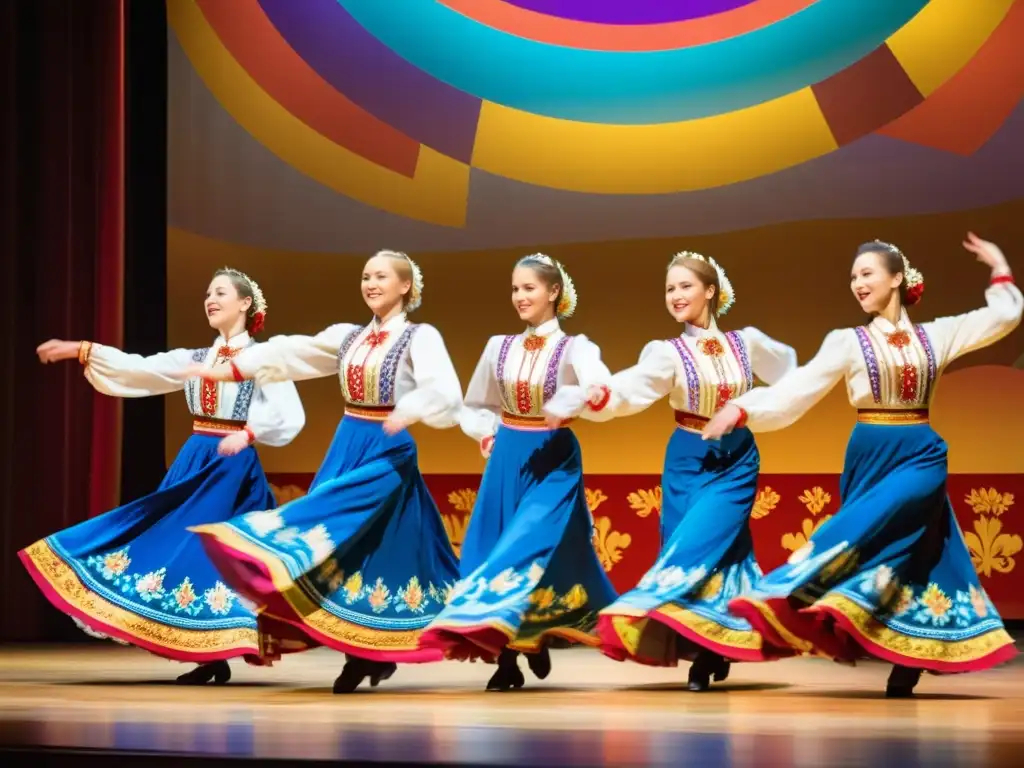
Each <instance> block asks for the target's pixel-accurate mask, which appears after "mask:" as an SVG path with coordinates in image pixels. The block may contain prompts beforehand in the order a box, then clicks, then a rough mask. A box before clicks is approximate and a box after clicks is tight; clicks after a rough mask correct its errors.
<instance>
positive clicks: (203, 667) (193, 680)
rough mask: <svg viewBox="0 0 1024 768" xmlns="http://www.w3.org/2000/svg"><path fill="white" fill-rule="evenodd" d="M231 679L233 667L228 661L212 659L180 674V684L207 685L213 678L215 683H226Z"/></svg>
mask: <svg viewBox="0 0 1024 768" xmlns="http://www.w3.org/2000/svg"><path fill="white" fill-rule="evenodd" d="M230 679H231V667H229V666H228V663H227V662H226V661H211V662H209V663H207V664H200V665H199V666H198V667H196V668H195V669H192V670H189V671H188V672H186V673H185V674H183V675H179V676H178V679H177V680H176V681H175V682H177V683H178V685H206V684H207V683H208V682H210V681H211V680H212V681H213V683H214V684H215V685H224V683H226V682H227V681H228V680H230Z"/></svg>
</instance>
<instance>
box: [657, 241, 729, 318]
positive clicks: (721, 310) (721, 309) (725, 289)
mask: <svg viewBox="0 0 1024 768" xmlns="http://www.w3.org/2000/svg"><path fill="white" fill-rule="evenodd" d="M682 259H695V260H697V261H703V262H704V263H705V264H707V265H708V266H709V267H711V268H712V269H713V270H715V272H716V273H717V274H718V311H717V312H715V315H716V316H717V317H721V316H722V315H724V314H725V313H726V312H728V311H729V310H730V309H731V308H732V306H733V304H735V303H736V291H735V290H733V287H732V283H731V282H729V278H728V276H727V275H726V274H725V270H724V269H722V265H721V264H719V263H718V262H717V261H715V260H714V259H712V258H711V257H710V256H705V255H704V254H702V253H695V252H694V251H680V252H679V253H677V254H676V255H675V256H673V257H672V261H671V262H670V265H671V264H675V263H676V262H678V261H680V260H682Z"/></svg>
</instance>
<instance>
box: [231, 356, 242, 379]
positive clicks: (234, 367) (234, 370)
mask: <svg viewBox="0 0 1024 768" xmlns="http://www.w3.org/2000/svg"><path fill="white" fill-rule="evenodd" d="M231 376H232V377H233V378H234V379H235V381H237V382H238V383H239V384H241V383H242V382H243V381H245V376H243V375H242V372H241V371H240V370H238V366H237V365H235V363H234V361H233V360H232V361H231Z"/></svg>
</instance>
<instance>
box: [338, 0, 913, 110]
mask: <svg viewBox="0 0 1024 768" xmlns="http://www.w3.org/2000/svg"><path fill="white" fill-rule="evenodd" d="M337 2H338V3H339V4H340V5H341V6H342V7H343V8H345V10H347V11H348V12H349V13H350V14H351V15H352V16H353V18H355V20H356V21H357V22H359V24H360V25H362V26H363V27H364V29H366V30H367V31H368V32H369V33H370V34H372V35H373V36H374V37H376V38H377V39H378V40H380V41H381V42H382V43H384V44H385V45H386V46H388V47H389V48H390V49H391V50H392V51H393V52H394V53H396V54H398V55H399V56H401V57H402V58H403V59H405V60H406V61H408V62H410V63H412V64H413V65H415V66H417V67H419V68H420V69H422V70H423V71H425V72H427V73H429V74H430V75H432V76H433V77H435V78H437V79H438V80H440V81H442V82H444V83H447V84H448V85H451V86H453V87H455V88H457V89H459V90H461V91H463V92H465V93H468V94H472V95H473V96H476V97H479V98H481V99H486V100H488V101H492V102H495V103H498V104H503V105H505V106H509V107H514V108H516V109H521V110H523V111H526V112H532V113H535V114H541V115H547V116H549V117H557V118H564V119H566V120H579V121H584V122H594V123H616V124H651V123H663V122H673V121H681V120H690V119H694V118H701V117H708V116H711V115H716V114H722V113H724V112H731V111H733V110H737V109H743V108H745V107H749V106H753V105H755V104H759V103H762V102H764V101H769V100H771V99H774V98H777V97H779V96H783V95H785V94H787V93H792V92H794V91H797V90H799V89H801V88H804V87H806V86H809V85H813V84H814V83H817V82H819V81H821V80H824V79H826V78H828V77H830V76H832V75H834V74H835V73H836V72H839V71H841V70H843V69H845V68H846V67H848V66H850V65H851V64H853V63H854V62H856V61H858V60H860V59H861V58H863V57H864V56H866V55H867V54H868V53H870V52H871V51H873V50H875V49H876V48H878V47H879V46H880V45H881V44H882V43H884V42H885V40H886V39H887V38H889V37H890V36H891V35H892V34H893V33H894V32H895V31H897V30H898V29H900V28H901V27H903V26H904V25H905V24H906V23H907V22H908V21H909V20H910V19H912V18H913V17H914V16H915V15H916V14H917V13H918V12H919V11H920V10H921V9H922V8H923V7H924V6H925V5H926V4H927V0H818V2H816V3H814V4H813V5H811V6H809V7H807V8H806V9H804V10H803V11H801V12H800V13H797V14H794V15H793V16H790V17H788V18H786V19H783V20H781V21H779V22H777V23H775V24H772V25H770V26H768V27H764V28H762V29H758V30H754V31H752V32H750V33H748V34H746V35H741V36H739V37H735V38H731V39H728V40H720V41H717V42H714V43H710V44H708V45H703V46H697V47H692V48H682V49H679V50H674V51H639V52H632V51H587V50H581V49H578V48H564V47H559V46H552V45H547V44H544V43H539V42H537V41H535V40H526V39H524V38H521V37H516V36H514V35H510V34H508V33H506V32H503V31H501V30H497V29H494V28H492V27H488V26H485V25H483V24H480V23H479V22H477V21H474V20H473V19H470V18H468V17H466V16H463V15H462V14H460V13H457V12H455V11H453V10H451V9H450V8H448V7H447V6H445V5H442V4H441V3H437V2H434V0H392V2H386V3H385V2H380V0H337ZM338 55H339V56H341V57H344V56H345V51H344V50H343V49H342V50H339V51H338Z"/></svg>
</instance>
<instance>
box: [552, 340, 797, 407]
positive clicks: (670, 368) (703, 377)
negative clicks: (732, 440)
mask: <svg viewBox="0 0 1024 768" xmlns="http://www.w3.org/2000/svg"><path fill="white" fill-rule="evenodd" d="M795 368H796V351H795V350H794V349H793V348H792V347H789V346H787V345H785V344H782V343H781V342H778V341H775V340H774V339H772V338H770V337H768V336H766V335H765V334H763V333H761V331H759V330H757V329H756V328H744V329H743V330H740V331H729V332H727V333H723V332H722V331H721V330H719V328H718V325H717V324H716V323H715V322H714V320H712V322H711V325H710V327H708V328H706V329H705V328H698V327H696V326H693V325H690V324H687V325H686V326H685V328H684V329H683V333H682V335H681V336H679V337H677V338H674V339H669V340H668V341H652V342H650V343H648V344H647V345H646V346H645V347H644V349H643V351H642V352H641V353H640V360H639V362H637V364H636V365H634V366H632V367H631V368H627V369H625V370H623V371H620V372H619V373H616V374H615V375H614V376H613V377H612V380H611V386H610V390H611V393H610V394H611V397H610V399H609V400H608V403H607V404H606V405H605V407H604V408H603V409H602V412H601V414H600V415H599V417H598V418H616V417H621V416H629V415H632V414H635V413H639V412H641V411H643V410H645V409H647V408H649V407H650V406H651V405H653V404H654V403H656V402H658V401H659V400H661V399H662V398H663V397H665V396H668V399H669V405H671V406H672V408H674V409H675V410H677V411H684V412H686V413H692V414H695V415H698V416H704V417H706V418H710V417H711V416H713V415H714V414H715V413H716V412H717V411H718V410H719V409H720V408H721V407H722V406H723V405H725V404H726V403H727V402H729V401H730V400H732V399H733V398H735V397H738V396H739V395H742V394H743V393H744V392H747V391H748V390H750V389H751V388H752V387H753V386H754V377H755V376H756V377H757V378H758V379H761V380H762V381H764V382H767V383H769V384H771V383H774V382H776V381H778V380H779V379H781V378H782V377H783V376H784V375H785V374H786V373H788V372H789V371H791V370H793V369H795ZM580 397H581V394H580V393H577V392H575V391H571V390H569V389H568V388H567V390H566V392H564V393H563V392H559V397H558V398H556V402H555V403H552V407H551V408H550V409H549V412H550V413H552V414H553V415H561V413H556V412H555V411H556V409H557V408H558V407H559V406H560V405H561V404H562V403H565V404H566V407H571V406H572V405H575V404H577V403H578V402H579V400H580Z"/></svg>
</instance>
